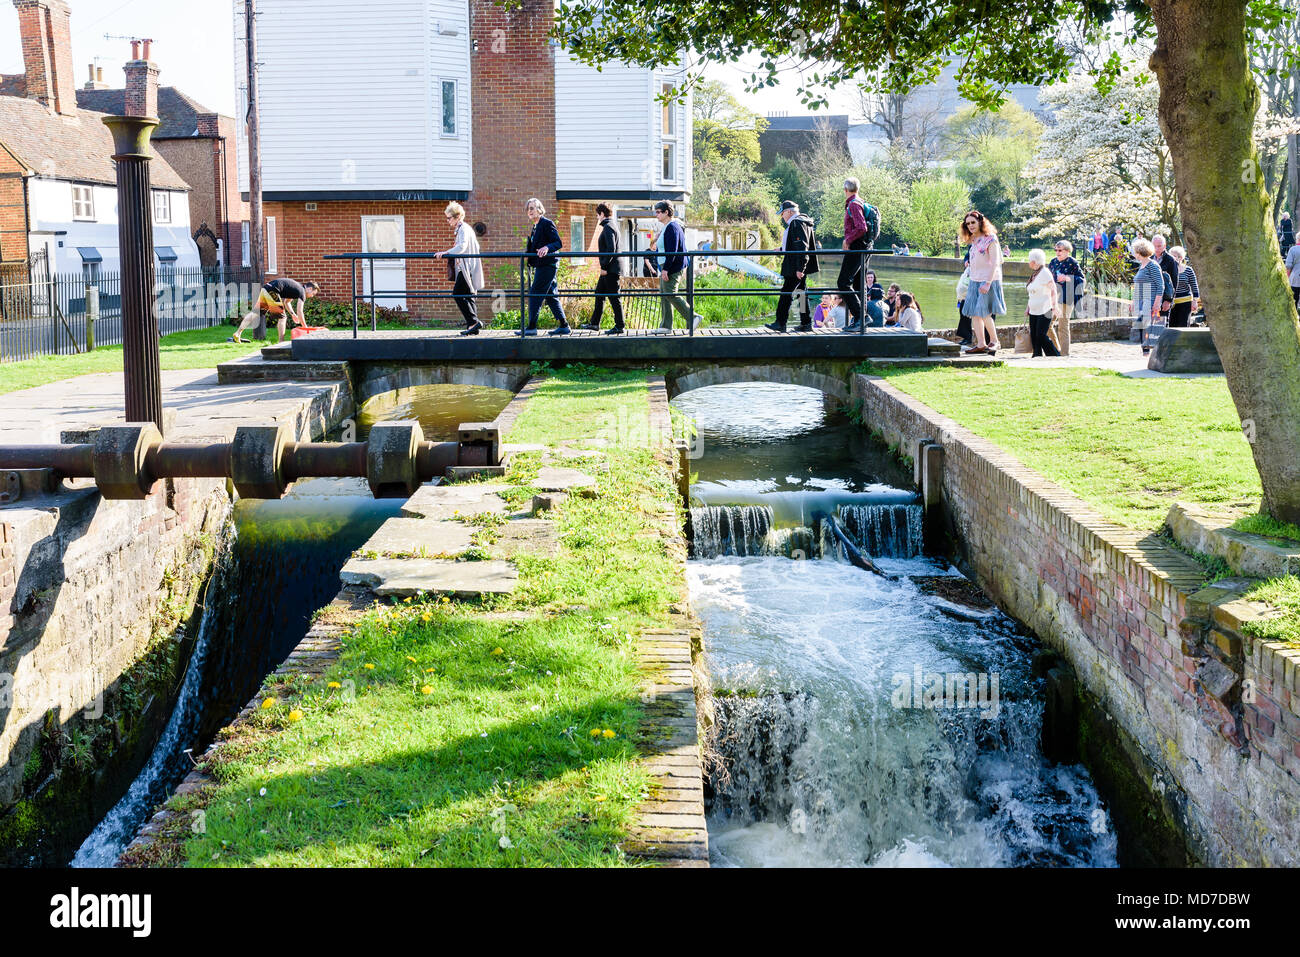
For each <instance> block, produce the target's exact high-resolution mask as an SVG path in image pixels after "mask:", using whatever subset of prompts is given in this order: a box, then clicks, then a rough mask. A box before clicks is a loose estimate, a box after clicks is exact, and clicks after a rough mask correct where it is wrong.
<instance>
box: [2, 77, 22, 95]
mask: <svg viewBox="0 0 1300 957" xmlns="http://www.w3.org/2000/svg"><path fill="white" fill-rule="evenodd" d="M26 95H27V74H25V73H0V96H26Z"/></svg>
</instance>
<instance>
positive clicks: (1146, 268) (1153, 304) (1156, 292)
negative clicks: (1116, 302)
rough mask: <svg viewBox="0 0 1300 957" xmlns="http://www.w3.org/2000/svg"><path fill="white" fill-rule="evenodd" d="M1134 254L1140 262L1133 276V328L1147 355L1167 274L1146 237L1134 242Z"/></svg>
mask: <svg viewBox="0 0 1300 957" xmlns="http://www.w3.org/2000/svg"><path fill="white" fill-rule="evenodd" d="M1133 255H1134V257H1135V258H1136V259H1137V263H1138V268H1137V273H1136V274H1134V276H1133V329H1134V331H1135V332H1136V333H1137V339H1138V342H1140V343H1142V354H1143V355H1144V356H1145V355H1147V354H1149V353H1150V352H1151V326H1152V324H1153V323H1154V322H1155V320H1156V317H1157V316H1159V315H1160V299H1161V296H1162V295H1163V294H1164V288H1165V275H1164V273H1163V272H1161V271H1160V267H1159V266H1158V265H1156V261H1155V260H1154V259H1152V258H1151V257H1152V256H1154V255H1155V247H1153V246H1152V245H1151V244H1150V243H1149V242H1147V241H1146V240H1145V239H1139V240H1137V241H1136V242H1135V243H1134V244H1133Z"/></svg>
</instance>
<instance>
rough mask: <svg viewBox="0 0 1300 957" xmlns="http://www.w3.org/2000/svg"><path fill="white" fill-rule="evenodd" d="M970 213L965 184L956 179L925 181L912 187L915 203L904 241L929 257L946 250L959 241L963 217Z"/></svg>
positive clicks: (906, 221) (908, 214) (904, 234)
mask: <svg viewBox="0 0 1300 957" xmlns="http://www.w3.org/2000/svg"><path fill="white" fill-rule="evenodd" d="M968 209H970V192H969V191H968V190H967V189H966V184H965V183H962V182H959V181H958V180H955V179H924V180H921V181H919V182H916V183H913V184H912V202H911V205H910V207H909V209H908V211H907V219H906V220H905V224H904V226H903V237H904V238H905V239H906V240H907V244H908V245H909V246H913V247H915V248H916V249H918V250H920V251H921V252H923V253H925V254H926V255H927V256H937V255H939V254H940V253H942V252H944V251H945V250H947V249H948V248H949V247H950V246H951V245H952V243H953V242H954V241H955V240H956V238H957V230H958V229H959V228H960V224H961V217H962V214H963V213H965V212H966V210H968Z"/></svg>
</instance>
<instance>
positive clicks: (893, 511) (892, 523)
mask: <svg viewBox="0 0 1300 957" xmlns="http://www.w3.org/2000/svg"><path fill="white" fill-rule="evenodd" d="M840 524H841V526H842V527H843V529H844V532H845V534H847V535H848V537H849V539H850V540H851V541H852V542H853V543H854V544H855V545H857V546H858V547H859V548H860V549H862V551H863V552H865V553H866V554H868V555H870V556H871V557H873V558H914V557H916V556H917V555H920V554H921V543H922V525H921V506H919V505H895V504H883V505H841V506H840Z"/></svg>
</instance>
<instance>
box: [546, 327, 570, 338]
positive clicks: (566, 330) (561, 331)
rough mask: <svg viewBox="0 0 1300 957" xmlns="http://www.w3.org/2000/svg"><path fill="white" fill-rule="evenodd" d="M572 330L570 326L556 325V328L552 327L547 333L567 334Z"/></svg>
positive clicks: (554, 334) (555, 334)
mask: <svg viewBox="0 0 1300 957" xmlns="http://www.w3.org/2000/svg"><path fill="white" fill-rule="evenodd" d="M572 331H573V330H572V329H570V328H569V327H568V326H556V327H555V328H554V329H551V330H550V331H549V332H547V333H546V334H547V335H548V336H567V335H568V334H569V333H570V332H572Z"/></svg>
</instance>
